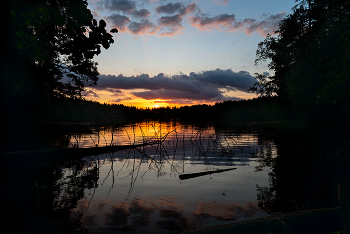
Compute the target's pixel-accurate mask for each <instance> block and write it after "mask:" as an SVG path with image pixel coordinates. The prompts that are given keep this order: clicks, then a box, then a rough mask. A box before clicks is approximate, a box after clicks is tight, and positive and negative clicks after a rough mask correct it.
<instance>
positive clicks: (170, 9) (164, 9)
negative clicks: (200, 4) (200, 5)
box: [154, 2, 184, 14]
mask: <svg viewBox="0 0 350 234" xmlns="http://www.w3.org/2000/svg"><path fill="white" fill-rule="evenodd" d="M183 7H184V5H183V4H182V3H180V2H177V3H168V4H166V5H162V6H159V7H156V8H155V9H154V10H155V12H157V13H165V14H174V13H175V12H178V11H179V10H180V9H181V8H183Z"/></svg>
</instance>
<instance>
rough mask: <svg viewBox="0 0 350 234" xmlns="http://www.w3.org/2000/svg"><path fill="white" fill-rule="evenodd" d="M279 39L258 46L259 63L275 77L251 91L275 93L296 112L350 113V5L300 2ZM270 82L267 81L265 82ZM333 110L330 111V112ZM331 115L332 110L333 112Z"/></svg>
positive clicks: (261, 78) (338, 0)
mask: <svg viewBox="0 0 350 234" xmlns="http://www.w3.org/2000/svg"><path fill="white" fill-rule="evenodd" d="M296 2H297V4H296V6H295V7H293V8H292V10H293V12H292V13H291V14H290V15H288V16H287V17H286V18H285V19H283V20H282V21H281V22H280V24H279V28H278V30H277V31H276V32H275V33H276V36H271V35H268V36H267V37H266V39H265V40H264V41H262V42H260V43H259V45H258V49H257V52H256V61H255V63H258V62H260V61H266V60H269V61H270V63H269V65H268V67H269V69H271V70H273V71H274V75H273V76H270V77H268V79H266V78H267V77H264V76H263V75H261V74H260V75H258V76H257V79H258V82H257V83H256V84H255V85H254V86H253V87H252V88H251V89H250V91H253V92H256V93H258V94H260V95H265V96H269V95H272V94H273V93H276V94H277V95H278V96H279V97H280V99H281V100H283V101H284V102H285V103H289V104H290V105H291V107H293V108H295V110H298V111H303V112H305V113H306V112H308V113H318V114H322V113H324V112H327V111H331V109H332V108H336V109H338V111H347V110H349V108H350V105H349V103H350V92H349V90H350V77H349V74H350V60H349V58H350V44H349V38H350V1H349V0H336V1H326V0H302V1H296ZM267 81H268V82H267ZM329 108H331V109H329ZM332 111H334V110H333V109H332Z"/></svg>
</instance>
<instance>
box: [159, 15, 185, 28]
mask: <svg viewBox="0 0 350 234" xmlns="http://www.w3.org/2000/svg"><path fill="white" fill-rule="evenodd" d="M159 25H161V26H163V27H171V28H174V29H175V28H179V27H180V28H182V16H181V15H180V14H177V15H173V16H162V17H161V18H160V19H159Z"/></svg>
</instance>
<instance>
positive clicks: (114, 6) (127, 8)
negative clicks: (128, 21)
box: [101, 0, 151, 18]
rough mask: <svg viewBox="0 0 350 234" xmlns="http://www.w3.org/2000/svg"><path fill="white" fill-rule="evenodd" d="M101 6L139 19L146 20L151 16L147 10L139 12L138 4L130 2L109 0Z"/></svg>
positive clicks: (126, 0) (127, 0)
mask: <svg viewBox="0 0 350 234" xmlns="http://www.w3.org/2000/svg"><path fill="white" fill-rule="evenodd" d="M101 6H102V7H103V8H104V9H106V10H110V11H119V12H122V13H124V14H130V15H132V16H134V17H137V18H146V17H148V16H150V15H151V12H149V11H148V10H147V9H141V10H137V9H136V2H134V1H129V0H107V1H104V2H101Z"/></svg>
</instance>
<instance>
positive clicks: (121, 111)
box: [37, 97, 289, 124]
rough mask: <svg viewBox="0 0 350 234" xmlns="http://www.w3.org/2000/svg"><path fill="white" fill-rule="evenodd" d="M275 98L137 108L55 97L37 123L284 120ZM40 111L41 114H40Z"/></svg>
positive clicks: (285, 112)
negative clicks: (152, 120) (151, 120)
mask: <svg viewBox="0 0 350 234" xmlns="http://www.w3.org/2000/svg"><path fill="white" fill-rule="evenodd" d="M282 109H283V107H282V106H280V104H279V102H278V100H277V99H276V97H260V98H255V99H251V100H241V101H224V102H219V103H216V104H215V105H206V104H202V105H193V106H182V107H161V108H136V107H129V106H124V105H122V104H106V103H104V104H101V103H98V102H94V101H86V100H79V99H76V100H74V99H56V100H50V102H47V103H46V106H45V108H43V110H42V111H40V110H39V112H38V115H37V116H38V120H37V121H38V122H73V123H91V124H120V123H123V122H126V121H138V120H147V119H148V120H150V119H159V120H175V119H176V120H188V121H222V122H230V121H276V120H282V119H285V116H286V115H288V114H289V113H288V111H287V110H285V111H282ZM39 113H40V114H39Z"/></svg>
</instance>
